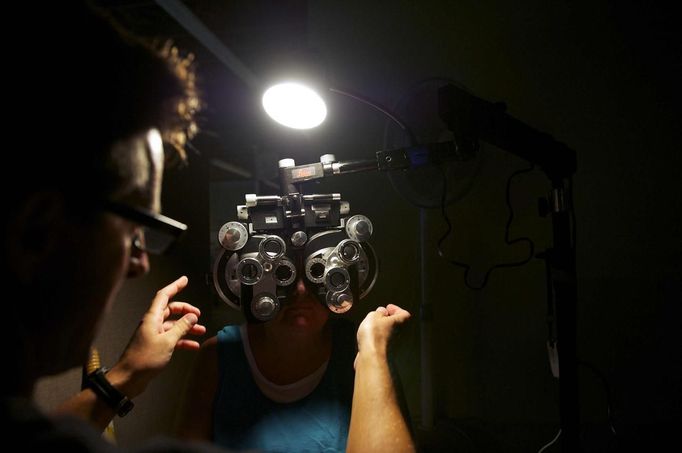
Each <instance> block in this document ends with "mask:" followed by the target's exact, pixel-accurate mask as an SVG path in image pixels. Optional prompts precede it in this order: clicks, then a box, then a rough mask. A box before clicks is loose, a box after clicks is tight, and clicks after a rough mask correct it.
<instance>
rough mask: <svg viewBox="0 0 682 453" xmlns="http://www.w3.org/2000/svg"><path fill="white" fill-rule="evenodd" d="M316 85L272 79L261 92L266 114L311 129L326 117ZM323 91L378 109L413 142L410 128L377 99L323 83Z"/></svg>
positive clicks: (325, 110) (291, 125) (321, 96)
mask: <svg viewBox="0 0 682 453" xmlns="http://www.w3.org/2000/svg"><path fill="white" fill-rule="evenodd" d="M318 85H319V84H316V83H313V84H308V83H306V82H304V81H298V80H296V81H294V80H284V81H278V82H274V83H272V84H271V85H269V86H268V87H267V88H266V89H265V91H264V93H263V97H262V104H263V108H264V109H265V112H266V113H267V114H268V116H270V118H272V119H273V120H275V121H276V122H278V123H279V124H282V125H284V126H286V127H290V128H293V129H312V128H314V127H317V126H319V125H320V124H322V122H324V120H325V118H326V117H327V105H326V102H325V96H324V95H322V94H320V93H319V91H322V90H320V89H315V88H313V86H318ZM326 91H328V92H330V93H335V94H338V95H341V96H346V97H349V98H352V99H354V100H355V101H359V102H362V103H363V104H366V105H368V106H370V107H372V108H373V109H375V110H378V111H379V112H381V113H382V114H383V115H385V116H386V117H388V118H389V119H390V120H391V121H393V122H394V123H395V124H396V125H398V127H400V129H402V130H403V132H404V133H405V134H406V136H407V137H408V139H409V141H410V144H411V145H415V144H416V140H415V137H414V135H413V134H412V131H410V129H409V128H408V127H407V126H406V125H405V123H403V122H402V121H401V120H399V119H398V118H397V117H396V116H395V115H394V114H393V113H391V112H390V111H388V109H386V108H384V107H382V106H381V105H379V104H378V103H376V102H374V101H371V100H369V99H367V98H366V97H364V96H360V95H357V94H353V93H350V92H348V91H344V90H340V89H338V88H333V87H327V88H326Z"/></svg>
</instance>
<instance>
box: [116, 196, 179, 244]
mask: <svg viewBox="0 0 682 453" xmlns="http://www.w3.org/2000/svg"><path fill="white" fill-rule="evenodd" d="M103 208H104V209H105V210H107V211H109V212H112V213H113V214H116V215H118V216H120V217H123V218H124V219H127V220H130V221H132V222H134V223H137V224H139V225H141V226H142V227H146V228H149V229H151V230H155V231H159V232H162V233H164V234H167V235H169V236H170V237H171V238H172V240H171V241H170V242H169V243H168V245H167V246H165V247H164V248H163V250H158V251H153V250H148V249H147V248H146V247H145V246H144V245H143V244H142V243H141V241H140V240H139V234H138V235H136V237H135V239H134V243H133V246H134V247H135V248H137V249H138V250H140V251H144V252H148V253H154V254H157V255H161V254H163V253H165V252H167V251H168V250H170V249H171V248H172V247H173V245H174V244H175V243H176V242H177V241H178V239H180V237H181V236H182V235H183V233H184V232H185V231H187V228H188V227H187V225H185V224H184V223H182V222H179V221H177V220H175V219H172V218H170V217H166V216H165V215H163V214H157V213H155V212H152V211H150V210H148V209H144V208H141V207H137V206H132V205H129V204H125V203H120V202H117V201H113V200H106V201H105V202H104V206H103Z"/></svg>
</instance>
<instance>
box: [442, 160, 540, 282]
mask: <svg viewBox="0 0 682 453" xmlns="http://www.w3.org/2000/svg"><path fill="white" fill-rule="evenodd" d="M534 168H535V165H533V164H531V166H530V167H528V168H524V169H521V170H517V171H515V172H514V173H512V174H511V175H510V176H509V178H508V179H507V187H506V204H507V209H508V210H509V217H508V218H507V224H506V226H505V232H504V242H505V243H506V244H507V245H512V244H515V243H517V242H522V241H523V242H527V243H528V246H529V249H530V250H529V252H528V257H527V258H525V259H524V260H522V261H515V262H511V263H498V264H495V265H493V266H492V267H490V268H489V269H488V270H487V272H486V273H485V275H484V277H483V283H481V285H480V286H474V285H472V284H471V283H469V271H470V270H471V266H470V265H469V264H466V263H463V262H461V261H457V260H453V259H450V258H448V257H446V256H445V253H444V252H443V250H442V248H441V245H442V243H443V241H445V239H446V238H447V237H448V236H449V235H450V233H451V232H452V223H451V222H450V219H449V218H448V215H447V213H446V212H445V206H446V204H445V197H446V194H447V187H446V184H447V178H446V175H445V171H444V170H443V169H441V175H442V176H443V191H442V195H441V206H440V208H441V209H440V210H441V214H442V216H443V219H444V220H445V223H446V224H447V230H446V231H445V233H443V235H442V236H441V237H440V239H439V240H438V245H437V249H438V255H439V256H440V257H441V258H443V259H445V260H446V261H447V262H448V263H450V264H452V265H454V266H459V267H462V268H464V284H465V285H466V287H467V288H469V289H472V290H477V291H479V290H482V289H483V288H485V286H486V285H487V284H488V277H490V273H491V272H492V271H493V270H494V269H499V268H504V267H517V266H523V265H524V264H526V263H528V262H529V261H530V260H531V259H533V257H534V256H535V244H534V243H533V241H532V240H531V239H530V238H529V237H526V236H523V237H519V238H516V239H513V240H510V239H509V228H510V227H511V223H512V220H513V219H514V209H513V208H512V205H511V196H510V193H511V182H512V179H513V178H514V177H515V176H517V175H520V174H523V173H528V172H530V171H532V170H533V169H534Z"/></svg>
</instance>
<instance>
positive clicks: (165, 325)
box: [163, 319, 206, 336]
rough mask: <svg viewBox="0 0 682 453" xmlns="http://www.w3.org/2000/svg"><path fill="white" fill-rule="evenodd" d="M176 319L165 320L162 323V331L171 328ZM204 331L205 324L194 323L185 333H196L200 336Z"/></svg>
mask: <svg viewBox="0 0 682 453" xmlns="http://www.w3.org/2000/svg"><path fill="white" fill-rule="evenodd" d="M176 322H177V321H176V320H174V319H173V320H169V321H165V322H164V323H163V331H164V332H168V331H169V330H171V329H172V328H173V326H174V325H175V323H176ZM205 333H206V326H204V325H203V324H194V325H193V326H192V328H191V329H189V332H187V335H196V336H201V335H204V334H205Z"/></svg>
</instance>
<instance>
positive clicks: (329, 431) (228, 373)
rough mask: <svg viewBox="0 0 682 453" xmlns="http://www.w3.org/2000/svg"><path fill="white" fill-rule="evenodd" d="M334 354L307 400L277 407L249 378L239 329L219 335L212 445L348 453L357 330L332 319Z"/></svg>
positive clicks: (295, 452) (227, 328)
mask: <svg viewBox="0 0 682 453" xmlns="http://www.w3.org/2000/svg"><path fill="white" fill-rule="evenodd" d="M329 322H331V323H332V332H333V333H332V352H331V356H330V358H329V363H328V365H327V370H326V371H325V373H324V375H323V376H322V379H321V381H320V383H319V384H318V385H317V387H316V388H315V389H314V390H313V391H312V393H310V394H309V395H308V396H306V397H304V398H303V399H300V400H298V401H294V402H292V403H278V402H275V401H272V400H270V399H269V398H267V397H266V396H265V395H263V393H262V392H261V391H260V389H259V388H258V386H257V385H256V383H255V382H254V380H253V378H252V376H251V370H250V368H249V364H248V362H247V359H246V355H245V354H244V347H243V345H242V338H241V334H240V331H239V326H236V325H228V326H225V327H224V328H223V329H222V330H221V331H219V332H218V372H219V377H218V388H217V391H216V396H215V399H214V401H213V441H214V442H215V443H216V444H218V445H220V446H223V447H226V448H230V449H236V450H259V451H263V452H268V453H275V452H278V453H285V452H286V453H298V452H345V450H346V440H347V438H348V427H349V424H350V411H351V403H352V400H353V381H354V377H355V372H354V370H353V361H354V360H355V354H356V351H357V349H356V336H355V330H356V329H355V327H354V325H353V324H352V323H351V322H350V321H347V320H344V319H331V320H330V321H329Z"/></svg>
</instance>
